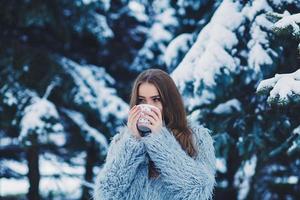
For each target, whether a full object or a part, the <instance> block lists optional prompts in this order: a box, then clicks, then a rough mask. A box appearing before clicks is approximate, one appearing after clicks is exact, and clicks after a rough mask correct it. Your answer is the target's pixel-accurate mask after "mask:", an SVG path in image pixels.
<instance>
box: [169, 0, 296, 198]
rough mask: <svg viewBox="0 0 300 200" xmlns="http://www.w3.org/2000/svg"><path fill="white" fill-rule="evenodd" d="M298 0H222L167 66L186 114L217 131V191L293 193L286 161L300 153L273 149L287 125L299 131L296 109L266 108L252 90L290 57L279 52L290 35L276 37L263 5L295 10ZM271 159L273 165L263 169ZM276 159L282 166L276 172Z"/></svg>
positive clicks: (289, 163)
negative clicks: (190, 43)
mask: <svg viewBox="0 0 300 200" xmlns="http://www.w3.org/2000/svg"><path fill="white" fill-rule="evenodd" d="M299 5H300V4H299V2H298V1H297V2H295V1H276V2H275V1H265V0H258V1H231V0H225V1H222V3H221V5H220V6H219V7H218V8H217V9H216V11H215V12H214V13H213V16H212V18H211V19H210V22H209V23H208V24H207V25H205V26H204V27H203V29H201V30H200V32H199V34H198V36H197V39H196V41H195V43H194V44H193V46H192V47H191V49H190V50H189V51H188V52H187V54H186V55H185V57H184V58H183V60H182V62H181V63H180V64H179V65H178V67H177V68H176V69H175V70H174V71H173V73H172V77H173V78H174V79H175V81H176V84H177V85H178V87H179V89H180V91H181V93H182V94H183V96H184V99H185V104H186V107H187V110H188V112H189V113H190V117H191V119H192V121H195V122H196V123H197V122H198V123H199V122H200V123H204V124H205V125H206V126H208V127H209V128H210V129H212V130H213V132H215V133H216V134H215V136H214V138H215V147H216V150H217V155H218V157H219V158H220V159H219V160H218V163H220V164H221V165H220V168H219V176H218V177H220V178H219V182H220V184H219V187H218V189H217V193H216V198H225V197H226V198H228V199H235V198H238V199H246V198H247V199H266V198H267V199H276V198H278V197H283V198H287V196H289V197H290V196H291V197H292V198H294V199H297V192H296V191H297V189H296V188H297V187H296V182H295V181H291V182H289V181H285V180H289V178H292V179H294V177H295V174H297V173H298V172H297V170H296V171H295V170H292V169H293V167H294V166H297V163H298V160H299V158H297V157H296V158H295V157H294V156H295V155H293V156H291V157H287V156H286V154H285V152H284V151H277V150H276V149H277V148H278V147H279V146H281V144H282V143H283V142H284V141H285V140H286V139H287V138H288V136H289V135H290V133H291V132H293V131H294V132H295V133H297V131H296V130H298V129H295V128H296V127H297V126H298V124H297V123H295V119H296V118H297V117H299V116H297V114H295V113H294V114H291V115H289V114H288V113H282V112H279V111H277V112H276V111H274V110H271V109H270V108H269V107H268V105H267V104H266V103H265V100H264V98H263V97H257V96H256V95H255V91H256V87H257V85H258V83H259V82H260V81H261V80H262V79H263V78H265V77H268V76H272V75H273V74H274V73H276V71H278V70H280V69H281V66H282V64H283V63H288V62H295V61H293V60H294V59H295V57H294V58H291V57H289V56H287V57H284V56H285V55H288V54H291V53H293V51H290V48H287V47H288V46H291V45H292V43H293V42H292V41H291V40H287V41H286V44H285V46H282V45H281V44H279V43H278V42H277V40H276V38H275V36H274V34H273V32H272V25H273V22H272V21H271V20H270V19H269V18H268V16H267V13H268V12H278V11H280V10H284V9H290V10H293V11H295V10H298V11H299ZM225 16H226V17H225ZM294 56H295V55H294ZM283 57H284V58H283ZM274 152H277V153H274ZM270 166H275V170H273V171H272V172H270V171H265V170H266V169H268V167H270ZM282 167H283V168H284V172H282V173H278V172H279V171H278V170H279V169H280V168H282ZM276 173H278V174H277V175H276ZM276 181H278V182H276ZM271 183H272V184H271ZM278 188H280V189H278ZM219 195H220V196H219Z"/></svg>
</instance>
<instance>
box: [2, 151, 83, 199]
mask: <svg viewBox="0 0 300 200" xmlns="http://www.w3.org/2000/svg"><path fill="white" fill-rule="evenodd" d="M73 159H76V160H80V162H79V163H74V164H75V165H74V164H73V165H70V164H69V163H66V162H64V161H63V160H62V159H59V157H57V156H55V155H53V154H50V153H45V154H43V155H41V156H40V168H39V169H40V174H41V180H40V188H39V189H40V191H41V195H42V196H44V197H46V196H47V195H49V194H50V192H51V193H53V194H54V196H56V195H65V196H66V197H68V199H78V198H79V197H80V195H81V187H82V184H84V181H83V176H84V173H85V169H84V163H85V162H84V159H85V157H84V156H82V155H78V157H77V158H73ZM80 163H82V164H80ZM2 164H3V165H5V166H6V167H9V168H10V169H12V170H14V171H16V172H18V173H20V174H23V175H24V178H22V179H14V178H9V179H8V178H0V188H1V189H0V196H7V195H25V194H26V193H27V192H28V189H29V183H28V180H27V178H25V175H26V173H27V172H28V167H27V165H26V164H25V163H20V162H16V161H12V160H5V161H4V162H2ZM66 186H67V187H66Z"/></svg>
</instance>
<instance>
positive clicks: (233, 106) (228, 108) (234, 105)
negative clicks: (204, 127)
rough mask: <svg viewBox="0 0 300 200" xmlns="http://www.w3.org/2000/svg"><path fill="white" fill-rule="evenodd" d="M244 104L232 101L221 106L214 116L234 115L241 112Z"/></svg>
mask: <svg viewBox="0 0 300 200" xmlns="http://www.w3.org/2000/svg"><path fill="white" fill-rule="evenodd" d="M241 107H242V104H241V102H240V101H239V100H237V99H231V100H229V101H227V102H225V103H222V104H219V105H218V106H217V107H216V108H215V109H214V110H213V113H214V114H219V115H220V114H223V115H224V114H232V113H233V112H240V111H241V110H242V108H241Z"/></svg>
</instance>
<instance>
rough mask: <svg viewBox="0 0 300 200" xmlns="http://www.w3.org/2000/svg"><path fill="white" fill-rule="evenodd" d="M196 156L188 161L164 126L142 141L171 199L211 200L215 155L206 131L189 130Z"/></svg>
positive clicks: (186, 155) (187, 156)
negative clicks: (195, 148)
mask: <svg viewBox="0 0 300 200" xmlns="http://www.w3.org/2000/svg"><path fill="white" fill-rule="evenodd" d="M193 136H194V139H195V140H196V141H195V143H196V144H197V150H198V152H199V155H198V157H197V158H196V159H193V158H191V157H190V156H189V155H188V154H187V153H186V152H185V151H184V150H183V149H182V148H181V146H180V144H179V143H178V142H177V140H176V139H175V137H174V136H173V134H172V133H171V132H170V131H169V130H168V129H167V128H165V127H163V128H162V129H161V131H160V132H159V133H154V134H150V135H148V136H147V137H145V138H143V141H144V143H145V146H146V150H147V152H148V154H149V156H150V157H151V159H152V160H153V161H154V163H155V166H156V167H157V168H158V170H159V172H160V174H161V176H162V180H163V181H165V186H166V187H167V188H168V189H169V191H171V192H172V193H173V194H174V199H193V200H195V199H197V200H199V199H201V200H202V199H211V198H212V195H213V188H214V185H215V153H214V147H213V140H212V138H211V136H210V135H209V133H208V131H207V129H204V128H196V129H193Z"/></svg>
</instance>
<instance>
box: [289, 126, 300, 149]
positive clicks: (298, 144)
mask: <svg viewBox="0 0 300 200" xmlns="http://www.w3.org/2000/svg"><path fill="white" fill-rule="evenodd" d="M293 134H294V135H297V137H296V139H295V140H294V141H293V143H292V145H291V146H290V147H289V149H288V150H287V153H288V154H291V153H292V152H294V151H296V150H297V149H300V125H299V126H298V127H296V128H295V129H294V130H293Z"/></svg>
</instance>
